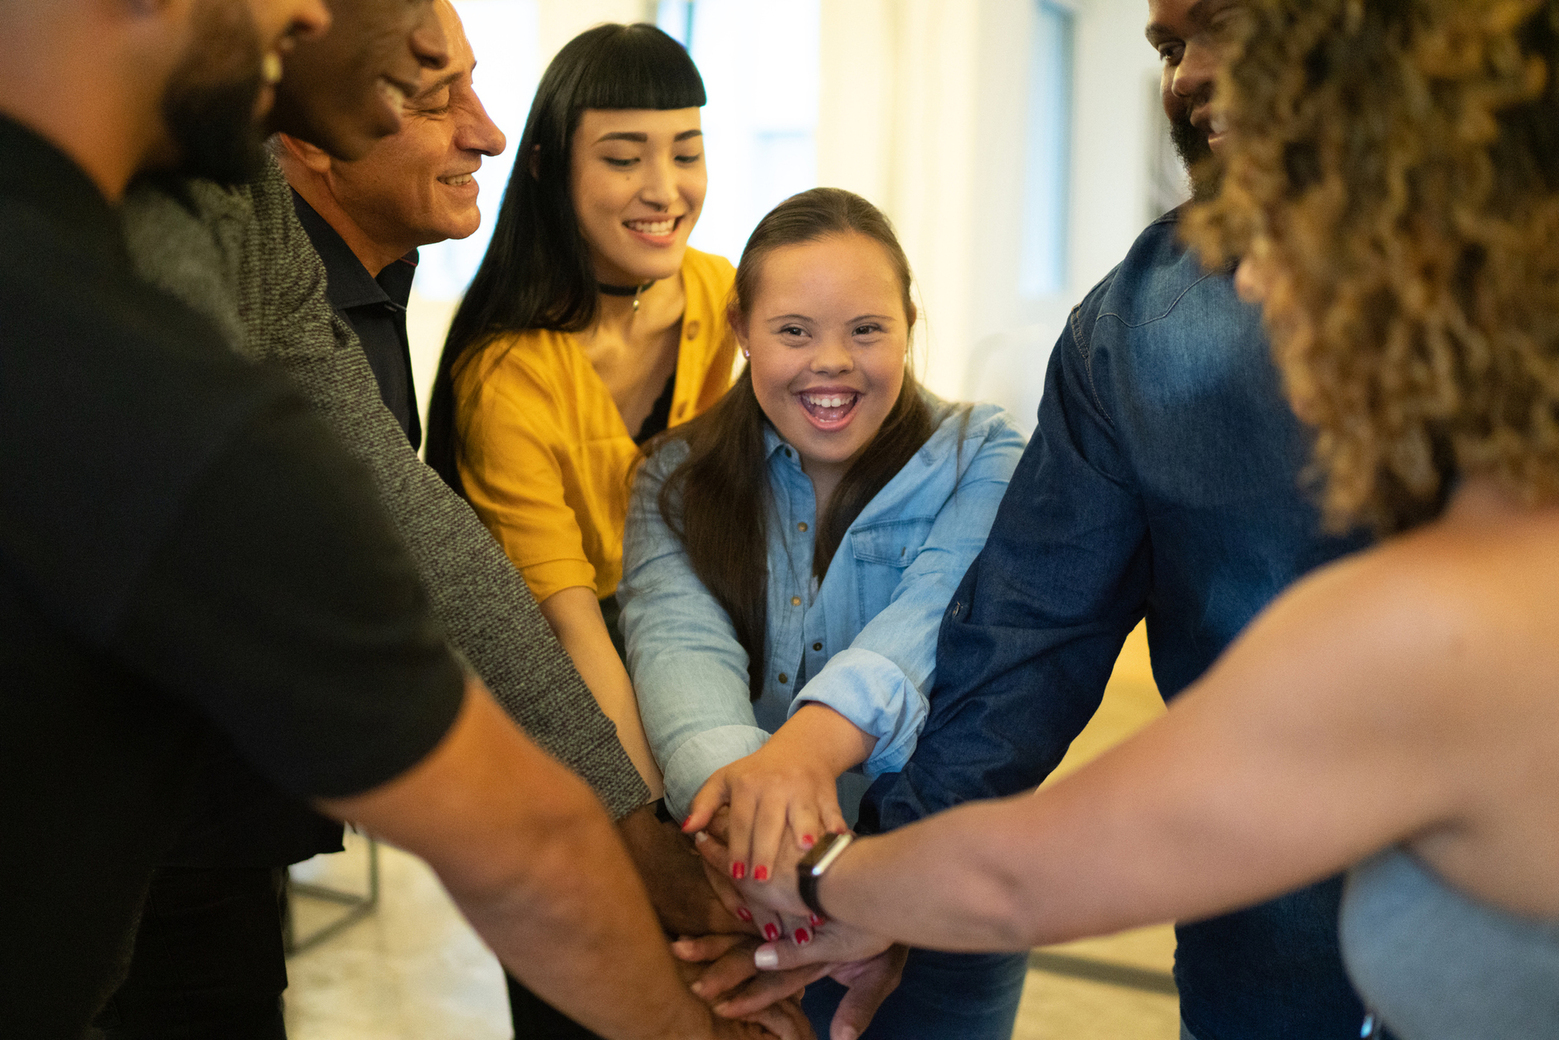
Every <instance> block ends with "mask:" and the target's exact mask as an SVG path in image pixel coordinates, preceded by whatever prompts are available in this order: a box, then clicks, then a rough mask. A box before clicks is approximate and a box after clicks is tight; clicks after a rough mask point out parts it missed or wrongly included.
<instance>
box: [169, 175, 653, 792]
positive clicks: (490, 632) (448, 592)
mask: <svg viewBox="0 0 1559 1040" xmlns="http://www.w3.org/2000/svg"><path fill="white" fill-rule="evenodd" d="M200 188H201V190H202V192H203V191H204V190H206V189H208V188H209V189H210V190H217V189H215V188H212V187H211V186H209V185H202V186H200ZM243 191H244V192H245V193H247V195H248V196H249V201H250V202H251V204H252V207H253V219H252V222H251V224H250V233H249V234H247V235H246V236H245V237H244V240H243V255H242V260H241V264H240V276H239V279H238V312H239V317H240V319H241V321H242V324H243V327H244V330H245V342H244V344H243V347H242V352H243V353H244V354H246V355H248V356H250V357H252V358H254V359H255V360H262V361H266V362H269V363H272V364H276V365H279V366H280V367H282V368H283V369H285V370H286V372H287V374H288V375H289V376H291V377H292V379H293V381H294V382H295V383H296V384H297V385H298V386H299V388H300V389H301V390H302V391H303V393H304V396H305V397H307V398H308V400H309V402H310V403H311V404H312V405H313V406H314V408H315V410H316V411H317V412H318V413H319V415H320V416H321V417H322V418H323V419H324V420H325V422H326V424H327V425H328V426H329V427H330V428H331V429H332V430H334V431H335V433H336V434H337V436H339V437H340V438H341V441H342V443H343V444H344V445H345V446H346V448H347V450H348V451H349V452H350V453H351V454H352V455H354V456H355V457H357V458H358V459H359V460H360V461H361V462H363V463H364V464H365V465H366V466H367V467H368V468H369V470H370V471H371V472H372V474H373V478H374V482H375V484H376V486H377V488H378V491H379V497H380V500H381V501H382V503H383V504H384V506H385V509H386V511H387V512H388V513H389V514H390V517H391V519H392V521H393V522H394V524H395V527H396V529H397V531H398V532H399V534H400V536H401V538H402V540H403V541H404V542H405V543H406V546H407V548H408V549H409V550H410V552H411V555H412V558H413V559H414V560H415V561H416V565H417V569H418V572H419V573H420V575H421V577H422V580H423V582H424V583H425V584H426V586H427V588H428V593H429V596H430V598H431V600H432V604H433V610H434V613H435V615H436V616H437V617H438V619H439V620H440V622H442V624H443V625H444V627H445V629H446V631H447V632H448V635H449V639H450V641H451V643H453V644H454V646H455V647H456V648H457V649H458V650H459V651H460V652H461V653H462V654H463V655H464V656H465V658H466V660H467V661H468V662H469V663H470V665H471V667H472V668H473V669H475V671H476V672H477V674H479V675H480V676H481V677H482V679H483V680H484V681H485V682H486V683H487V685H488V687H489V689H491V690H492V692H493V696H494V697H496V698H497V700H498V702H499V703H500V704H502V705H503V706H504V708H505V710H507V711H508V712H509V714H510V715H512V716H513V717H514V719H515V721H517V722H518V723H519V724H520V725H521V726H522V727H523V728H524V729H525V731H526V732H527V733H528V734H530V735H531V736H532V737H533V738H535V739H536V741H537V742H538V743H540V744H541V745H542V746H543V747H544V748H546V749H547V750H548V751H549V752H551V753H552V754H553V755H555V756H557V757H558V758H559V759H560V760H562V761H563V763H564V764H566V765H567V766H568V767H569V768H571V769H573V770H574V771H575V772H577V773H579V774H580V775H581V776H582V777H583V778H584V779H585V780H586V781H587V782H588V783H589V784H590V785H591V786H592V787H593V788H594V789H595V791H596V794H597V795H598V796H599V797H600V798H601V800H602V801H603V802H604V803H605V804H606V807H607V808H608V809H609V810H610V811H611V812H612V814H613V816H614V817H619V818H620V817H622V816H624V815H626V814H627V813H629V812H631V811H633V810H634V809H636V808H637V807H639V806H640V805H642V804H644V802H645V801H647V800H648V798H649V791H648V789H647V788H646V787H645V786H644V782H643V781H642V780H641V779H640V777H639V774H638V772H637V770H635V769H634V767H633V763H632V762H631V761H630V760H629V759H628V756H627V754H626V753H625V752H624V751H623V749H622V745H621V744H619V743H618V740H617V732H616V727H615V726H614V725H613V724H612V722H611V720H610V719H608V718H607V717H606V715H605V714H604V713H602V711H601V710H600V708H599V707H598V706H597V704H596V701H595V698H594V696H592V695H591V693H590V690H589V689H588V688H587V687H586V686H585V684H584V681H583V680H582V679H580V677H579V673H578V672H577V671H575V669H574V666H573V663H572V662H571V661H570V660H569V658H568V654H567V653H566V652H565V651H564V650H563V647H562V646H561V645H560V644H559V643H558V641H557V639H556V638H555V637H554V636H553V634H552V631H551V629H550V628H549V627H548V625H547V623H546V620H545V619H544V618H543V617H542V616H541V611H540V610H539V609H538V608H537V606H536V600H535V598H534V597H532V596H531V594H530V591H529V590H528V589H527V588H526V587H525V583H524V581H523V580H522V579H521V578H520V576H519V574H518V573H517V572H516V571H515V570H514V568H513V566H511V565H510V563H509V561H508V560H507V559H506V558H505V557H504V554H503V552H502V550H501V549H499V547H498V545H497V543H495V542H494V541H493V539H492V537H491V536H490V535H489V534H488V533H487V530H486V528H484V527H483V526H482V524H481V522H480V521H479V520H478V519H477V518H476V515H475V514H474V513H473V512H472V511H471V509H470V507H469V506H467V505H466V503H465V502H464V501H463V500H462V499H461V498H460V497H459V496H458V495H456V494H455V493H454V492H453V491H451V490H450V489H449V487H448V486H447V485H445V484H444V482H443V481H442V480H441V479H440V478H439V476H438V475H437V474H436V473H434V472H433V471H432V470H431V469H429V468H428V467H427V466H425V465H424V464H423V463H422V461H421V460H420V459H419V458H418V457H417V454H416V452H415V451H413V450H412V447H411V445H410V443H408V442H407V440H406V436H405V434H404V433H402V432H401V429H400V427H399V425H397V424H396V422H395V418H394V416H392V415H391V414H390V411H389V409H387V408H386V407H385V406H384V403H383V401H382V400H381V399H380V396H379V391H378V385H377V383H376V382H375V381H374V377H373V371H372V370H371V369H370V368H369V367H368V360H367V358H366V357H365V356H364V354H363V351H362V347H361V346H360V345H359V344H358V341H357V337H356V335H355V334H354V333H353V332H352V330H351V328H350V327H349V326H347V324H346V323H345V322H343V321H342V320H341V319H340V318H339V317H338V316H337V315H336V314H335V312H334V310H333V309H332V308H331V306H330V303H329V301H328V300H327V299H326V297H325V270H324V265H323V263H322V262H321V261H320V259H319V257H318V255H317V254H316V253H315V252H314V248H313V245H312V244H311V243H310V242H309V239H308V236H307V233H306V232H305V231H304V230H303V227H302V226H301V225H300V224H299V223H298V221H297V217H296V215H295V213H294V212H293V206H292V196H291V192H290V189H289V188H288V186H287V182H286V180H285V179H284V178H283V177H282V175H281V172H280V170H279V169H277V168H276V167H275V166H274V165H272V166H271V168H270V169H269V171H268V173H267V175H266V176H265V177H264V178H262V180H261V181H259V182H258V183H257V184H255V185H254V186H252V187H250V188H247V189H243ZM199 197H200V196H199V195H198V194H197V201H198V200H199Z"/></svg>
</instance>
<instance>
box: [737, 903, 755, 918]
mask: <svg viewBox="0 0 1559 1040" xmlns="http://www.w3.org/2000/svg"><path fill="white" fill-rule="evenodd" d="M736 916H737V917H740V918H741V919H742V920H743V921H751V920H752V911H751V910H749V909H747V908H746V907H745V906H739V907H737V908H736Z"/></svg>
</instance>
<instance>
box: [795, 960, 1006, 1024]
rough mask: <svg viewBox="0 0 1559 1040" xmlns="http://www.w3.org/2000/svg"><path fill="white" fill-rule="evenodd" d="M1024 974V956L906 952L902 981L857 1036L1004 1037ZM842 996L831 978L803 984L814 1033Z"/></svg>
mask: <svg viewBox="0 0 1559 1040" xmlns="http://www.w3.org/2000/svg"><path fill="white" fill-rule="evenodd" d="M1027 977H1028V955H1027V954H1022V953H938V952H935V951H933V950H911V951H910V955H909V961H908V962H907V963H906V964H905V965H904V980H903V981H902V982H901V983H899V988H898V989H896V990H894V991H893V993H892V994H890V995H889V997H888V999H887V1000H885V1001H883V1004H882V1007H881V1008H879V1009H878V1011H877V1016H876V1017H875V1018H874V1019H872V1024H871V1027H870V1028H869V1029H867V1030H866V1032H865V1033H863V1034H862V1035H861V1040H1010V1037H1011V1036H1012V1024H1013V1022H1014V1021H1015V1020H1016V1019H1017V1017H1018V1000H1019V999H1020V998H1021V997H1022V996H1023V980H1024V979H1025V978H1027ZM844 994H845V988H844V987H843V986H841V985H840V984H839V983H837V982H835V981H834V980H833V979H823V980H821V981H818V982H814V983H813V984H812V985H810V986H808V987H807V994H806V996H805V997H804V998H803V999H802V1001H801V1006H802V1008H803V1009H804V1010H805V1011H806V1013H807V1018H809V1019H810V1020H811V1022H812V1028H813V1030H814V1031H816V1033H817V1035H818V1036H819V1037H827V1036H828V1025H829V1023H830V1022H831V1021H832V1020H833V1017H834V1009H835V1008H837V1007H838V1006H839V1000H840V998H842V997H843V996H844Z"/></svg>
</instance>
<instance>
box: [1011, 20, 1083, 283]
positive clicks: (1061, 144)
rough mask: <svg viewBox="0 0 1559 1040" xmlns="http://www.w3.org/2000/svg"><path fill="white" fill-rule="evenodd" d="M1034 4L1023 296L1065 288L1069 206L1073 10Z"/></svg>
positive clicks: (1021, 272)
mask: <svg viewBox="0 0 1559 1040" xmlns="http://www.w3.org/2000/svg"><path fill="white" fill-rule="evenodd" d="M1035 4H1036V8H1037V10H1036V12H1035V20H1034V37H1033V40H1032V42H1031V45H1030V59H1029V62H1030V64H1029V99H1028V134H1027V136H1028V155H1027V156H1026V159H1025V163H1024V174H1023V176H1024V184H1023V206H1024V213H1023V245H1022V253H1021V260H1020V261H1019V268H1018V291H1019V293H1020V295H1022V296H1023V297H1024V298H1026V299H1039V298H1042V297H1046V296H1055V295H1058V294H1062V293H1065V292H1066V289H1067V284H1066V275H1067V268H1066V255H1067V232H1068V221H1067V212H1068V210H1069V209H1070V208H1071V167H1072V25H1073V16H1072V12H1071V10H1070V9H1069V8H1067V7H1064V6H1062V5H1061V4H1059V3H1056V2H1055V0H1035Z"/></svg>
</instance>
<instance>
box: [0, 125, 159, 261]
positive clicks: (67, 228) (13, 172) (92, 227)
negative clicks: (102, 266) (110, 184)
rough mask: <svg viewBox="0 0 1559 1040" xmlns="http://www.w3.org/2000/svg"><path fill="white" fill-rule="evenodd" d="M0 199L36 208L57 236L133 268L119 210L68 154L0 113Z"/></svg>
mask: <svg viewBox="0 0 1559 1040" xmlns="http://www.w3.org/2000/svg"><path fill="white" fill-rule="evenodd" d="M0 198H5V199H15V200H19V201H22V202H24V203H28V204H31V205H32V206H34V207H36V208H37V209H39V210H42V211H44V212H45V213H47V214H48V216H49V220H50V222H51V223H52V224H53V225H54V228H55V232H54V233H55V235H56V236H59V235H61V234H63V235H64V236H67V237H70V238H74V239H75V240H76V241H77V243H78V245H79V246H80V247H81V248H83V249H85V250H89V251H91V252H95V253H109V254H111V255H113V256H114V257H116V258H118V259H120V260H122V261H123V263H124V265H125V267H127V268H128V267H129V266H130V255H129V251H128V249H127V247H126V246H125V239H124V227H123V225H122V224H121V223H120V217H119V211H118V209H117V208H116V207H115V206H113V205H112V204H110V203H109V201H108V200H107V199H106V198H104V197H103V193H102V192H101V191H100V190H99V189H98V187H97V185H96V184H94V183H93V182H92V179H91V178H90V177H88V176H87V174H86V171H85V170H83V169H82V168H81V167H80V166H78V165H77V164H76V163H75V162H74V161H73V160H72V159H71V158H70V157H69V156H68V155H66V154H65V153H64V152H63V151H61V150H60V149H59V148H58V147H56V146H55V145H54V144H53V143H52V142H50V141H49V140H48V139H46V138H44V137H42V136H41V135H39V134H38V133H36V132H35V131H33V130H31V129H30V128H28V127H26V126H24V125H22V124H21V123H18V122H17V121H16V120H14V119H11V118H10V117H8V116H5V115H0Z"/></svg>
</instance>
